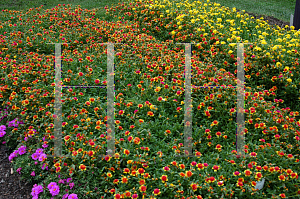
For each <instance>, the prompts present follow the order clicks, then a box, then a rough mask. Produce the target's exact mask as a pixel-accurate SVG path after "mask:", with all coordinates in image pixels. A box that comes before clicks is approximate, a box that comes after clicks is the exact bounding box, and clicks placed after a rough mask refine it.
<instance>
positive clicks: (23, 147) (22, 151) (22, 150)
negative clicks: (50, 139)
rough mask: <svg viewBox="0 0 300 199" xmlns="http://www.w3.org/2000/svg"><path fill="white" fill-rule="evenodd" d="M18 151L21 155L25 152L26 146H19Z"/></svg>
mask: <svg viewBox="0 0 300 199" xmlns="http://www.w3.org/2000/svg"><path fill="white" fill-rule="evenodd" d="M18 152H19V154H20V155H23V154H24V153H26V146H21V147H20V148H19V149H18Z"/></svg>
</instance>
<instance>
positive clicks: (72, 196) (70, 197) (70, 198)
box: [68, 193, 78, 199]
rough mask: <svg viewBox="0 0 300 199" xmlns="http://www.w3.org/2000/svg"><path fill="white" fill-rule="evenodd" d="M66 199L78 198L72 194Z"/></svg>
mask: <svg viewBox="0 0 300 199" xmlns="http://www.w3.org/2000/svg"><path fill="white" fill-rule="evenodd" d="M68 199H78V197H77V195H76V194H75V193H72V194H70V195H69V197H68Z"/></svg>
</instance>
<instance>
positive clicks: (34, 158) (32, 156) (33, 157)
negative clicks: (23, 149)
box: [31, 153, 40, 160]
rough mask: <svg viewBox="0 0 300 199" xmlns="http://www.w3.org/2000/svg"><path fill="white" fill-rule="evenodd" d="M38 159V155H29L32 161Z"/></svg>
mask: <svg viewBox="0 0 300 199" xmlns="http://www.w3.org/2000/svg"><path fill="white" fill-rule="evenodd" d="M39 157H40V154H38V153H34V154H32V155H31V158H32V159H33V160H37V159H38V158H39Z"/></svg>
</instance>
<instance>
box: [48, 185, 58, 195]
mask: <svg viewBox="0 0 300 199" xmlns="http://www.w3.org/2000/svg"><path fill="white" fill-rule="evenodd" d="M49 191H50V193H51V195H52V196H56V195H58V194H59V186H57V185H56V186H53V187H52V189H49Z"/></svg>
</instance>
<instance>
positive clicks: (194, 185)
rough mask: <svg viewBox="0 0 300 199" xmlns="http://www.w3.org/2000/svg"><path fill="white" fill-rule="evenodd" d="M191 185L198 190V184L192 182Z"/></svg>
mask: <svg viewBox="0 0 300 199" xmlns="http://www.w3.org/2000/svg"><path fill="white" fill-rule="evenodd" d="M191 187H192V189H193V191H196V190H197V188H198V185H197V184H195V183H193V184H191Z"/></svg>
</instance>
